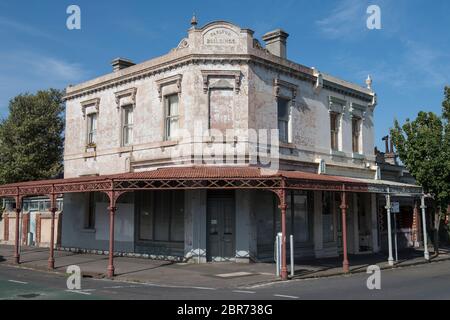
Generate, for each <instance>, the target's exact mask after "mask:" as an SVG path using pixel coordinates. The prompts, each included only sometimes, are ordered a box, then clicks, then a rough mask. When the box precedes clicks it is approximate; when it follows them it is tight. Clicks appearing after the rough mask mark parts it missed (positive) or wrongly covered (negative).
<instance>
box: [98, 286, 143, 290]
mask: <svg viewBox="0 0 450 320" xmlns="http://www.w3.org/2000/svg"><path fill="white" fill-rule="evenodd" d="M139 287H142V286H137V285H136V286H112V287H103V289H124V288H139Z"/></svg>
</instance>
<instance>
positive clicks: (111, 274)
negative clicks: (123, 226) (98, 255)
mask: <svg viewBox="0 0 450 320" xmlns="http://www.w3.org/2000/svg"><path fill="white" fill-rule="evenodd" d="M110 204H111V206H110V207H109V208H108V209H109V260H108V278H112V277H114V215H115V213H116V209H117V208H116V207H114V206H113V204H114V202H113V200H110Z"/></svg>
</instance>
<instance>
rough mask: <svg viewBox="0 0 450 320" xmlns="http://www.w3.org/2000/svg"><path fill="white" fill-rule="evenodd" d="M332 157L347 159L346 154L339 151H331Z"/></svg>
mask: <svg viewBox="0 0 450 320" xmlns="http://www.w3.org/2000/svg"><path fill="white" fill-rule="evenodd" d="M330 155H331V156H333V157H342V158H343V157H345V153H344V152H342V151H339V150H333V149H331V150H330Z"/></svg>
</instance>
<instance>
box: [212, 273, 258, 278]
mask: <svg viewBox="0 0 450 320" xmlns="http://www.w3.org/2000/svg"><path fill="white" fill-rule="evenodd" d="M252 274H253V273H250V272H232V273H221V274H216V277H220V278H234V277H245V276H251V275H252Z"/></svg>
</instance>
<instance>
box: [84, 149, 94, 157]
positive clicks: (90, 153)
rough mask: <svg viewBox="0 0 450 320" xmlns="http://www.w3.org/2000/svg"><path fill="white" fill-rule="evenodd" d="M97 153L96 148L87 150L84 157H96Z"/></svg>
mask: <svg viewBox="0 0 450 320" xmlns="http://www.w3.org/2000/svg"><path fill="white" fill-rule="evenodd" d="M96 155H97V152H96V151H95V150H94V151H89V152H88V151H87V150H86V152H85V153H84V154H83V158H85V159H86V158H95V157H96Z"/></svg>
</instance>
